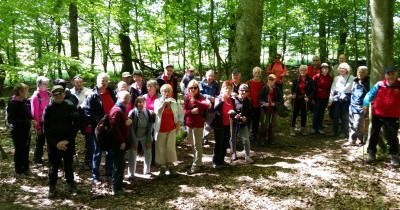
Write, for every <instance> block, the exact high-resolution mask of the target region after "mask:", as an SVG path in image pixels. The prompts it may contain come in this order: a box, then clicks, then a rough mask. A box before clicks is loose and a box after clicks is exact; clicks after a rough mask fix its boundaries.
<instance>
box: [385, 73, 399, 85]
mask: <svg viewBox="0 0 400 210" xmlns="http://www.w3.org/2000/svg"><path fill="white" fill-rule="evenodd" d="M385 79H386V80H387V81H388V82H389V84H393V83H394V82H396V80H397V71H392V72H388V73H386V74H385Z"/></svg>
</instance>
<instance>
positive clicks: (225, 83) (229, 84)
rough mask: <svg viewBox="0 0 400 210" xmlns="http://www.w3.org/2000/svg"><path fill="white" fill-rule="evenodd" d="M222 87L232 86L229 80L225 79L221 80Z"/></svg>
mask: <svg viewBox="0 0 400 210" xmlns="http://www.w3.org/2000/svg"><path fill="white" fill-rule="evenodd" d="M222 87H230V88H232V87H233V86H232V83H231V82H230V81H229V80H225V81H223V82H222V85H221V88H222Z"/></svg>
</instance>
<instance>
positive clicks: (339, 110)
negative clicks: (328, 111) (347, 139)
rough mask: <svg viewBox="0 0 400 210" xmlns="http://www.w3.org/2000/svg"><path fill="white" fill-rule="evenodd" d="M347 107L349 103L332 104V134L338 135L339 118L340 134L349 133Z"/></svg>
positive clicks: (337, 102)
mask: <svg viewBox="0 0 400 210" xmlns="http://www.w3.org/2000/svg"><path fill="white" fill-rule="evenodd" d="M349 105H350V101H336V102H334V103H333V106H334V107H333V109H334V112H333V134H334V135H339V118H340V120H341V122H342V124H341V128H340V133H343V134H344V135H346V136H347V135H348V133H349V131H348V130H349V123H348V119H349Z"/></svg>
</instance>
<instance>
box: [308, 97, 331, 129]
mask: <svg viewBox="0 0 400 210" xmlns="http://www.w3.org/2000/svg"><path fill="white" fill-rule="evenodd" d="M327 105H328V99H316V100H315V104H314V110H313V111H314V112H313V119H312V126H313V129H314V130H315V131H316V132H318V131H320V130H322V129H323V128H322V124H323V122H324V115H325V109H326V107H327Z"/></svg>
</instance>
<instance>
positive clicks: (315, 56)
mask: <svg viewBox="0 0 400 210" xmlns="http://www.w3.org/2000/svg"><path fill="white" fill-rule="evenodd" d="M314 59H318V60H321V59H320V58H319V56H318V55H314V57H313V60H314Z"/></svg>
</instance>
